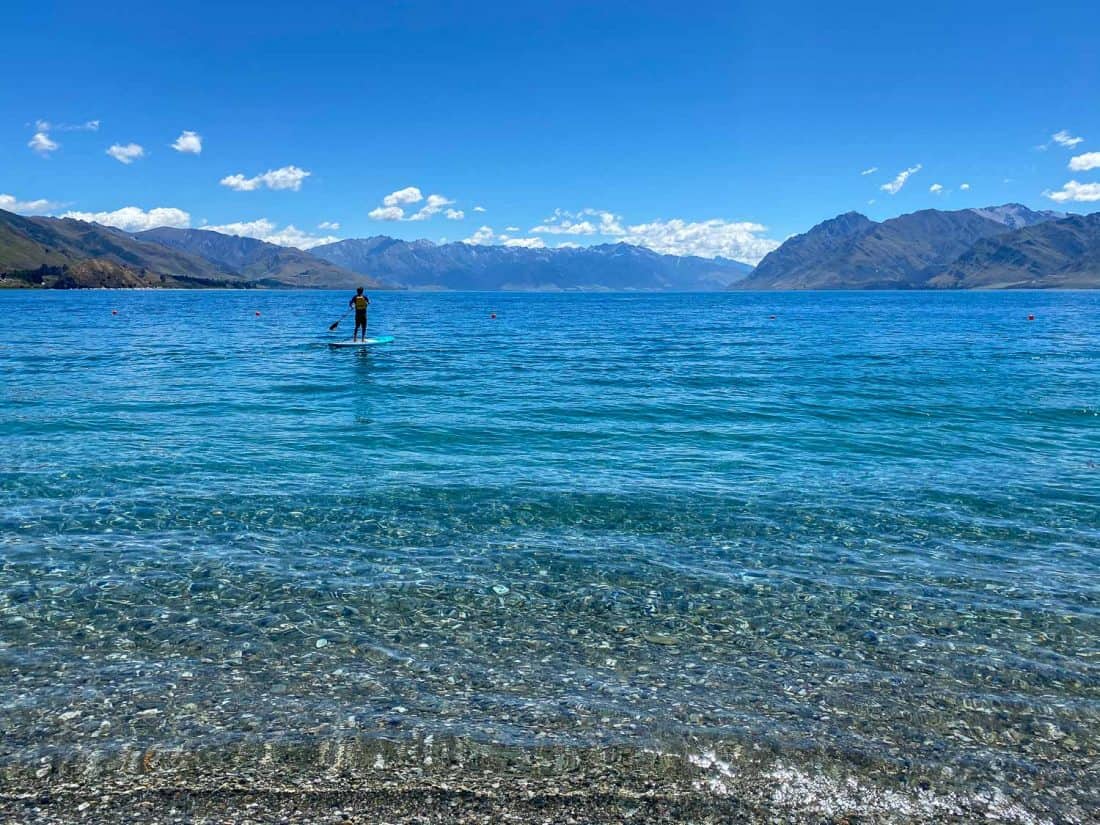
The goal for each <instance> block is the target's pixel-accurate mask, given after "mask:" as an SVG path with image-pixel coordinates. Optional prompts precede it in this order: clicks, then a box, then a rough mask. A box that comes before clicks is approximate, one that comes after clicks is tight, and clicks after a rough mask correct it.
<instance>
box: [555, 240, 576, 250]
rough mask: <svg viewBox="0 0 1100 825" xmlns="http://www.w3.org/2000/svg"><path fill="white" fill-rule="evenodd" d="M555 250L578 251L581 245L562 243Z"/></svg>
mask: <svg viewBox="0 0 1100 825" xmlns="http://www.w3.org/2000/svg"><path fill="white" fill-rule="evenodd" d="M557 248H558V249H580V248H581V245H580V244H579V243H574V242H573V241H562V242H561V243H560V244H558V246H557Z"/></svg>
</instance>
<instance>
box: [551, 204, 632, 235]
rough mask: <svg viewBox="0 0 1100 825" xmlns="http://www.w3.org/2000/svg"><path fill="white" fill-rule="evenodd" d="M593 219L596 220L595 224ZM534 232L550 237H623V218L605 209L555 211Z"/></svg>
mask: <svg viewBox="0 0 1100 825" xmlns="http://www.w3.org/2000/svg"><path fill="white" fill-rule="evenodd" d="M592 219H596V222H595V223H593V220H592ZM531 231H532V232H545V233H547V234H549V235H614V236H619V235H623V234H624V233H625V232H626V230H625V229H623V226H622V218H621V217H620V216H619V215H616V214H614V213H612V212H608V211H607V210H605V209H592V208H586V209H582V210H580V211H579V212H575V213H574V212H568V211H566V210H564V209H555V210H554V214H553V215H551V216H550V217H549V218H546V219H545V220H544V221H543V222H542V223H541V224H540V225H538V226H535V227H533V228H532V229H531Z"/></svg>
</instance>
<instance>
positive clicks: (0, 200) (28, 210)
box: [0, 195, 61, 215]
mask: <svg viewBox="0 0 1100 825" xmlns="http://www.w3.org/2000/svg"><path fill="white" fill-rule="evenodd" d="M60 205H61V204H59V203H54V202H53V201H48V200H46V199H45V198H38V199H37V200H33V201H21V200H18V199H17V198H16V197H15V195H0V209H5V210H7V211H8V212H18V213H19V214H21V215H41V214H42V213H43V212H49V211H50V210H51V209H57V208H58V207H59V206H60Z"/></svg>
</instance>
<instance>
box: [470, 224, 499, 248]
mask: <svg viewBox="0 0 1100 825" xmlns="http://www.w3.org/2000/svg"><path fill="white" fill-rule="evenodd" d="M495 240H496V235H495V234H493V227H491V226H479V227H478V228H477V231H476V232H474V234H473V235H471V236H470V237H468V238H466V239H465V240H463V241H462V243H468V244H475V245H477V246H482V245H485V244H491V243H492V242H493V241H495Z"/></svg>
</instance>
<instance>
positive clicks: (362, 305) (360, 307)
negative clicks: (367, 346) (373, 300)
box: [348, 287, 370, 341]
mask: <svg viewBox="0 0 1100 825" xmlns="http://www.w3.org/2000/svg"><path fill="white" fill-rule="evenodd" d="M369 303H370V298H368V297H367V296H366V295H364V294H363V287H359V289H357V290H356V291H355V297H353V298H352V299H351V300H350V301H348V306H350V307H355V332H353V333H352V334H351V340H352V341H354V340H355V336H356V333H358V332H359V328H360V327H362V329H363V335H362V340H364V341H366V340H367V304H369Z"/></svg>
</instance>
